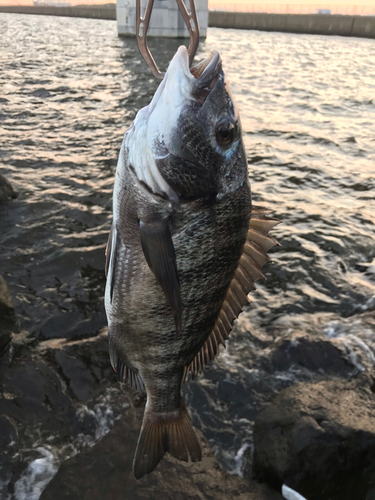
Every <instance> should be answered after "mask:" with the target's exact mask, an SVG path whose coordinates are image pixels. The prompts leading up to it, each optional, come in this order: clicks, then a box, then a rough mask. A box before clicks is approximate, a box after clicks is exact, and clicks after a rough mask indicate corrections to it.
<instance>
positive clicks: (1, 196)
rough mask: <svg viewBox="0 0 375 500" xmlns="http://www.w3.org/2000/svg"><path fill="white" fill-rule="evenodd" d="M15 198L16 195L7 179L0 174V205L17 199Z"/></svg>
mask: <svg viewBox="0 0 375 500" xmlns="http://www.w3.org/2000/svg"><path fill="white" fill-rule="evenodd" d="M17 196H18V193H17V192H16V191H15V190H14V189H13V187H12V185H11V183H10V182H9V181H8V179H6V178H5V177H4V176H3V175H1V174H0V203H4V202H6V201H8V200H9V199H14V198H17Z"/></svg>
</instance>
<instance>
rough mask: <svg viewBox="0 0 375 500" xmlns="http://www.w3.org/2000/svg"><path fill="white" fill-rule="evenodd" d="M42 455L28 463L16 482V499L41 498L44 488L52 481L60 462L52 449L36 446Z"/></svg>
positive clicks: (31, 499) (36, 499)
mask: <svg viewBox="0 0 375 500" xmlns="http://www.w3.org/2000/svg"><path fill="white" fill-rule="evenodd" d="M36 451H38V452H39V453H40V457H39V458H36V459H35V460H33V461H32V462H30V464H29V465H28V467H27V469H26V470H25V471H24V473H23V474H22V476H21V477H20V478H19V479H18V481H17V482H16V483H15V491H14V496H15V498H16V500H39V497H40V495H41V494H42V492H43V490H44V488H45V487H46V486H47V484H48V483H49V482H50V481H51V479H52V478H53V476H54V475H55V474H56V472H57V469H58V463H57V462H56V459H55V457H54V455H53V453H52V451H51V450H50V449H48V448H47V447H39V448H36Z"/></svg>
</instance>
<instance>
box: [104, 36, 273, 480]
mask: <svg viewBox="0 0 375 500" xmlns="http://www.w3.org/2000/svg"><path fill="white" fill-rule="evenodd" d="M269 214H270V211H269V210H267V209H265V208H261V207H256V206H252V199H251V189H250V183H249V176H248V170H247V157H246V153H245V149H244V144H243V139H242V129H241V121H240V116H239V112H238V108H237V106H236V104H235V102H234V99H233V96H232V94H231V92H230V89H229V86H228V83H227V81H226V78H225V75H224V71H223V67H222V60H221V57H220V55H219V53H218V52H217V51H213V52H212V53H211V54H210V55H209V56H208V57H207V58H206V59H204V60H203V61H202V62H200V63H199V64H197V65H195V66H193V67H192V68H190V67H189V56H188V52H187V49H186V48H185V47H184V46H181V47H180V48H179V49H178V50H177V52H176V54H175V56H174V57H173V59H172V61H171V62H170V64H169V66H168V69H167V72H166V74H165V76H164V79H163V80H162V82H161V83H160V85H159V87H158V89H157V90H156V93H155V94H154V97H153V98H152V100H151V102H150V104H149V105H148V106H146V107H144V108H142V109H141V110H139V111H138V113H137V115H136V117H135V119H134V122H133V123H132V125H131V126H130V128H129V129H128V130H127V131H126V133H125V135H124V139H123V142H122V146H121V150H120V153H119V158H118V164H117V169H116V175H115V182H114V191H113V220H112V226H111V230H110V234H109V238H108V244H107V248H106V279H107V281H106V290H105V309H106V314H107V319H108V341H109V354H110V360H111V363H112V367H113V369H114V370H115V371H116V372H117V376H118V380H119V381H120V382H122V383H126V384H128V385H129V386H130V387H132V388H133V389H135V390H138V391H141V392H145V393H146V395H147V398H146V405H145V411H144V416H143V422H142V427H141V430H140V434H139V439H138V443H137V448H136V451H135V456H134V461H133V473H134V476H135V478H136V479H140V478H142V477H143V476H145V475H146V474H150V473H151V472H152V471H153V470H154V469H155V468H156V466H157V465H158V463H159V462H160V460H161V459H162V458H163V456H164V454H165V453H166V452H169V454H170V455H172V456H174V457H176V458H177V459H179V460H182V461H189V460H191V461H193V462H197V461H200V460H201V458H202V452H201V448H200V445H199V442H198V439H197V437H196V434H195V431H194V429H193V427H192V424H191V422H190V418H189V415H188V413H187V410H186V406H185V404H184V401H183V399H182V397H181V385H182V383H183V382H185V381H187V380H188V379H189V378H191V377H192V378H194V377H196V376H197V374H198V373H200V372H202V371H203V369H204V367H205V366H207V365H208V364H209V363H210V362H211V361H212V360H213V359H214V358H215V357H216V355H217V354H218V353H219V347H220V345H224V347H225V341H226V339H228V337H229V333H230V332H231V330H232V327H233V322H234V320H235V319H236V318H237V317H238V315H239V314H240V313H241V311H242V310H243V307H244V305H245V304H247V303H248V299H247V295H248V293H249V292H250V291H251V290H254V289H255V285H254V282H255V281H256V280H258V279H260V278H264V275H263V273H262V271H261V268H262V266H263V265H264V264H266V263H267V262H269V260H270V259H269V257H268V255H267V251H268V250H269V249H270V248H271V247H272V246H273V245H276V244H277V242H276V240H275V239H274V238H273V237H272V236H270V235H269V234H268V233H269V231H270V229H272V228H273V227H274V226H275V225H276V224H277V223H278V221H277V220H274V219H273V218H271V217H270V216H269Z"/></svg>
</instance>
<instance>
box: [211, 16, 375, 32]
mask: <svg viewBox="0 0 375 500" xmlns="http://www.w3.org/2000/svg"><path fill="white" fill-rule="evenodd" d="M209 26H213V27H216V28H238V29H248V30H259V31H281V32H286V33H305V34H308V35H341V36H358V37H365V38H375V16H340V15H324V14H321V15H319V14H257V13H253V12H219V11H212V12H210V17H209Z"/></svg>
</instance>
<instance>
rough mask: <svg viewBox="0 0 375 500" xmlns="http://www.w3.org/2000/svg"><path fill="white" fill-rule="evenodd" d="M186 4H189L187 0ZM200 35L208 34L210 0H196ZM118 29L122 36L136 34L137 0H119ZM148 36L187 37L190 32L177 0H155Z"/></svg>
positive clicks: (203, 36)
mask: <svg viewBox="0 0 375 500" xmlns="http://www.w3.org/2000/svg"><path fill="white" fill-rule="evenodd" d="M185 3H186V5H187V6H188V5H189V0H187V1H186V2H185ZM195 4H196V9H197V15H198V22H199V35H200V37H201V38H206V36H207V26H208V0H195ZM117 29H118V34H119V35H120V36H134V35H135V34H136V0H117ZM147 34H148V36H162V37H168V38H187V37H189V32H188V30H187V28H186V26H185V23H184V20H183V18H182V15H181V13H180V11H179V8H178V5H177V2H176V1H175V0H155V3H154V8H153V11H152V15H151V20H150V26H149V29H148V32H147Z"/></svg>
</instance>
